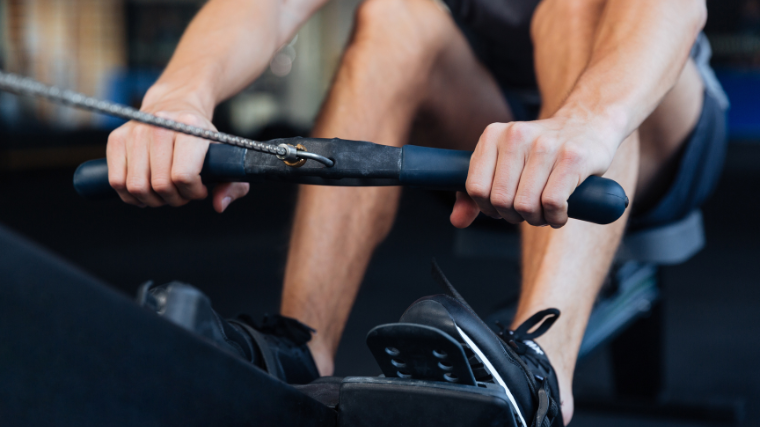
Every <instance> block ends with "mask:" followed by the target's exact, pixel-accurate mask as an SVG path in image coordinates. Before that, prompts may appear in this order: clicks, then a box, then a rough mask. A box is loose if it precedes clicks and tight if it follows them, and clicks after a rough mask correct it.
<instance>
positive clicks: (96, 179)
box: [74, 144, 247, 200]
mask: <svg viewBox="0 0 760 427" xmlns="http://www.w3.org/2000/svg"><path fill="white" fill-rule="evenodd" d="M246 151H247V150H246V149H245V148H240V147H233V146H231V145H220V144H211V145H210V146H209V149H208V152H207V153H206V159H205V160H204V161H203V170H202V171H201V176H202V177H203V181H204V182H209V183H210V182H233V181H245V153H246ZM74 189H75V190H76V191H77V193H79V195H80V196H82V197H84V198H85V199H88V200H103V199H110V198H114V197H117V194H116V190H114V189H113V188H112V187H111V185H110V184H109V183H108V164H107V163H106V159H97V160H90V161H88V162H84V163H82V164H81V165H79V167H78V168H77V170H76V171H75V172H74Z"/></svg>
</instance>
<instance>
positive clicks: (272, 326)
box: [137, 282, 319, 384]
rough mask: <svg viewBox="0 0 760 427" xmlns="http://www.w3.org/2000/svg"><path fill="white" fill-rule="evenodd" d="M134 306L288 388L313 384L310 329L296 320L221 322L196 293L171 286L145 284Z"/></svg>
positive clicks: (204, 298) (270, 318) (275, 317)
mask: <svg viewBox="0 0 760 427" xmlns="http://www.w3.org/2000/svg"><path fill="white" fill-rule="evenodd" d="M137 300H138V304H139V305H141V306H143V307H145V308H148V309H149V310H151V311H153V312H155V313H157V314H158V315H159V316H161V317H163V318H165V319H167V320H169V321H171V322H173V323H175V324H177V325H179V326H181V327H183V328H184V329H187V330H189V331H190V332H193V333H195V334H197V335H199V336H201V337H203V338H205V339H206V340H208V341H210V342H211V343H212V344H214V345H216V346H217V347H219V348H221V349H223V350H225V351H227V352H230V353H232V354H234V355H236V356H238V357H241V358H242V359H244V360H246V361H248V362H250V363H252V364H253V365H255V366H257V367H259V368H261V369H263V370H264V371H266V372H267V373H269V374H270V375H272V376H274V377H276V378H278V379H280V380H282V381H285V382H287V383H289V384H307V383H310V382H312V381H314V380H315V379H317V378H319V371H318V370H317V366H316V364H315V363H314V359H313V357H312V355H311V351H309V348H308V347H307V345H306V343H307V342H309V341H310V340H311V334H312V333H313V332H314V330H313V329H311V328H309V327H308V326H306V325H304V324H303V323H301V322H299V321H298V320H296V319H291V318H289V317H285V316H280V315H265V316H264V319H263V321H262V322H258V323H257V322H255V321H253V319H251V317H250V316H246V315H242V316H239V317H238V318H237V319H229V320H225V319H222V318H221V317H220V316H219V314H218V313H217V312H216V311H214V309H213V308H211V301H210V300H209V299H208V297H207V296H206V295H204V294H203V293H202V292H201V291H200V290H198V289H197V288H195V287H193V286H190V285H187V284H184V283H180V282H171V283H167V284H165V285H160V286H155V285H153V283H152V282H148V283H146V284H144V285H142V286H141V287H140V290H139V291H138V297H137Z"/></svg>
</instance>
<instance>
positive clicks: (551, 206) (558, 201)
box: [541, 194, 567, 211]
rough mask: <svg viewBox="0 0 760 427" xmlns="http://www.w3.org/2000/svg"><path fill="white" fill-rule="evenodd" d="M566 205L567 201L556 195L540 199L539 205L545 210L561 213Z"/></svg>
mask: <svg viewBox="0 0 760 427" xmlns="http://www.w3.org/2000/svg"><path fill="white" fill-rule="evenodd" d="M566 204H567V201H565V200H564V199H563V198H562V197H561V196H558V195H556V194H549V195H544V196H543V197H541V205H542V206H543V207H544V209H545V210H551V211H561V210H563V209H564V208H565V205H566Z"/></svg>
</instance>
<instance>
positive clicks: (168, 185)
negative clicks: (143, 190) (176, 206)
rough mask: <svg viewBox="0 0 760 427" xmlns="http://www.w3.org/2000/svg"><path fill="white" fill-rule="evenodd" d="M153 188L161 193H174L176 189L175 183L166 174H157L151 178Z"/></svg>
mask: <svg viewBox="0 0 760 427" xmlns="http://www.w3.org/2000/svg"><path fill="white" fill-rule="evenodd" d="M151 184H152V185H153V190H154V191H155V192H156V193H158V194H161V195H167V194H172V193H173V190H174V184H173V183H172V181H171V180H170V179H169V178H167V177H165V176H156V177H153V178H152V179H151Z"/></svg>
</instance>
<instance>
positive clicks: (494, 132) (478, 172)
mask: <svg viewBox="0 0 760 427" xmlns="http://www.w3.org/2000/svg"><path fill="white" fill-rule="evenodd" d="M504 126H505V125H504V124H502V123H494V124H491V125H489V126H488V127H486V130H485V131H484V132H483V135H481V137H480V140H479V141H478V145H477V146H476V147H475V151H474V152H473V153H472V157H471V158H470V169H469V171H468V172H467V183H466V184H465V188H466V189H467V194H468V195H469V196H470V198H471V199H472V200H473V201H474V202H475V204H477V206H478V209H480V211H481V212H483V213H484V214H486V215H488V216H490V217H493V218H500V217H499V213H498V212H497V211H496V209H494V207H493V206H491V187H492V185H493V178H494V171H495V170H496V161H497V157H498V148H497V145H498V141H499V140H498V138H499V134H500V132H501V131H502V130H503V128H504Z"/></svg>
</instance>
